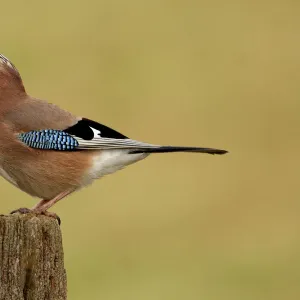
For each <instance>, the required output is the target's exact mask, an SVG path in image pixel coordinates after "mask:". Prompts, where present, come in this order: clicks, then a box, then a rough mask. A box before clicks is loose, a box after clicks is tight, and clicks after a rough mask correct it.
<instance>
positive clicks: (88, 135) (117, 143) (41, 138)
mask: <svg viewBox="0 0 300 300" xmlns="http://www.w3.org/2000/svg"><path fill="white" fill-rule="evenodd" d="M18 137H19V139H20V140H21V141H22V142H23V143H25V144H26V145H27V146H29V147H32V148H38V149H48V150H69V151H70V150H89V149H90V150H95V149H99V150H101V149H103V150H104V149H135V150H138V149H152V148H156V147H159V146H157V145H152V144H147V143H143V142H138V141H135V140H132V139H129V138H128V137H126V136H125V135H123V134H121V133H119V132H117V131H115V130H113V129H111V128H109V127H107V126H105V125H103V124H100V123H97V122H95V121H92V120H89V119H86V118H83V119H81V120H79V121H78V122H77V123H76V124H75V125H73V126H71V127H68V128H66V129H64V130H57V129H43V130H31V131H28V132H23V133H20V134H19V135H18Z"/></svg>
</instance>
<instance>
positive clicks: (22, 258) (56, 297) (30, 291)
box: [0, 214, 67, 300]
mask: <svg viewBox="0 0 300 300" xmlns="http://www.w3.org/2000/svg"><path fill="white" fill-rule="evenodd" d="M42 299H43V300H65V299H67V279H66V271H65V268H64V254H63V246H62V235H61V231H60V227H59V225H58V222H57V220H55V219H53V218H49V217H45V216H37V215H34V214H27V215H20V214H14V215H9V216H0V300H42Z"/></svg>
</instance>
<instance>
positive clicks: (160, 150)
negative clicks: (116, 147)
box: [129, 146, 228, 154]
mask: <svg viewBox="0 0 300 300" xmlns="http://www.w3.org/2000/svg"><path fill="white" fill-rule="evenodd" d="M166 152H196V153H208V154H225V153H227V152H228V151H226V150H221V149H212V148H198V147H173V146H161V147H159V148H154V149H139V150H132V151H130V152H129V153H130V154H138V153H166Z"/></svg>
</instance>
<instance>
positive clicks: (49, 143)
mask: <svg viewBox="0 0 300 300" xmlns="http://www.w3.org/2000/svg"><path fill="white" fill-rule="evenodd" d="M18 138H19V140H21V141H22V142H23V143H24V144H26V145H27V146H29V147H31V148H36V149H46V150H61V151H70V150H75V149H76V148H77V147H78V145H79V144H78V142H77V140H76V139H75V138H74V137H73V136H71V135H69V134H67V133H66V132H64V131H62V130H52V129H45V130H33V131H29V132H25V133H20V134H19V136H18Z"/></svg>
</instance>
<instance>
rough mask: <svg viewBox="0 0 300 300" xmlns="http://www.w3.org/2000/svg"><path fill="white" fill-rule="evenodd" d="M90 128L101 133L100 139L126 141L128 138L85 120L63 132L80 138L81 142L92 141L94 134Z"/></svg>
mask: <svg viewBox="0 0 300 300" xmlns="http://www.w3.org/2000/svg"><path fill="white" fill-rule="evenodd" d="M91 127H92V128H94V129H96V130H99V131H100V132H101V134H100V136H101V137H102V138H110V139H128V137H126V136H125V135H123V134H122V133H120V132H118V131H116V130H113V129H111V128H109V127H107V126H105V125H103V124H100V123H97V122H95V121H92V120H90V119H86V118H83V119H82V120H80V121H78V123H76V124H75V125H73V126H71V127H69V128H67V129H65V130H64V132H66V133H68V134H71V135H73V136H77V137H80V138H82V139H83V140H92V139H93V138H94V132H93V130H92V129H91Z"/></svg>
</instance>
